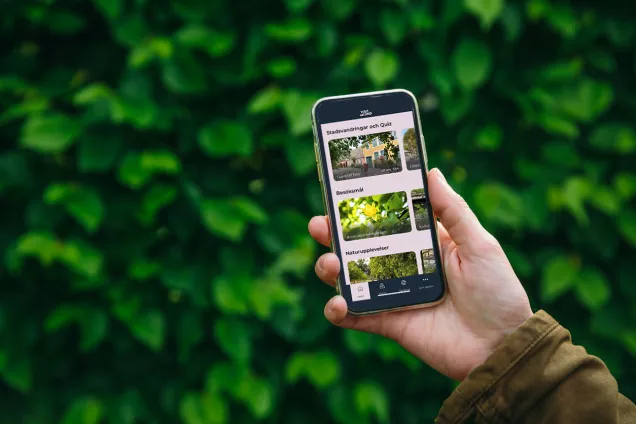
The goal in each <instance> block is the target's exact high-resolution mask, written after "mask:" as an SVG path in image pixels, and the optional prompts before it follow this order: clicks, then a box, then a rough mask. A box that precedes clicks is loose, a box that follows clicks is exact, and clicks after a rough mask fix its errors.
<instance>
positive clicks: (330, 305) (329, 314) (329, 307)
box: [325, 298, 333, 318]
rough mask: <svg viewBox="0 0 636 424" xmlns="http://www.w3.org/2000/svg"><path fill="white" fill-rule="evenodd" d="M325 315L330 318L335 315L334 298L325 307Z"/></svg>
mask: <svg viewBox="0 0 636 424" xmlns="http://www.w3.org/2000/svg"><path fill="white" fill-rule="evenodd" d="M325 316H326V317H327V318H330V317H332V316H333V298H332V299H330V300H329V302H327V307H326V308H325Z"/></svg>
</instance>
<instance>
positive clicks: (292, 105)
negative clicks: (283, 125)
mask: <svg viewBox="0 0 636 424" xmlns="http://www.w3.org/2000/svg"><path fill="white" fill-rule="evenodd" d="M316 100H318V98H317V96H314V95H311V94H307V93H303V92H300V91H296V90H290V91H287V92H286V93H285V94H284V96H283V112H284V114H285V118H287V124H288V126H289V129H290V130H291V133H292V135H295V136H298V135H302V134H305V133H307V132H310V131H311V109H312V107H313V105H314V102H315V101H316Z"/></svg>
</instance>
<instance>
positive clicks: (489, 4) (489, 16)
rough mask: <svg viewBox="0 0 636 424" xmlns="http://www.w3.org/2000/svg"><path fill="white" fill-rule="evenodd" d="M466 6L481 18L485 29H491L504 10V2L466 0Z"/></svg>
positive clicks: (502, 0) (495, 0)
mask: <svg viewBox="0 0 636 424" xmlns="http://www.w3.org/2000/svg"><path fill="white" fill-rule="evenodd" d="M464 5H465V6H466V10H468V11H469V12H470V13H472V14H473V15H475V16H477V17H478V18H479V20H480V21H481V27H482V28H483V29H490V27H491V26H492V24H493V23H494V22H495V21H496V20H497V19H498V18H499V16H500V15H501V12H502V11H503V9H504V0H464Z"/></svg>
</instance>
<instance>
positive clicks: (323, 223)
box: [308, 216, 331, 247]
mask: <svg viewBox="0 0 636 424" xmlns="http://www.w3.org/2000/svg"><path fill="white" fill-rule="evenodd" d="M308 228H309V234H311V236H312V237H313V238H314V239H315V240H316V241H317V242H318V243H320V244H322V245H323V246H327V247H329V246H330V245H331V233H330V231H329V221H328V219H327V217H326V216H314V217H313V218H311V220H310V221H309V226H308Z"/></svg>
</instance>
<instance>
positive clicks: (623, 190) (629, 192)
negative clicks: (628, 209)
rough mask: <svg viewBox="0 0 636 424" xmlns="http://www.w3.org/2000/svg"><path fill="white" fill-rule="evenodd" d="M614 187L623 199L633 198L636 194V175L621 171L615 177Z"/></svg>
mask: <svg viewBox="0 0 636 424" xmlns="http://www.w3.org/2000/svg"><path fill="white" fill-rule="evenodd" d="M613 186H614V189H615V190H616V192H617V194H618V195H619V196H620V197H621V198H623V199H631V198H632V197H633V196H634V195H635V194H636V175H634V174H628V173H619V174H616V176H615V177H614V184H613Z"/></svg>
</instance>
